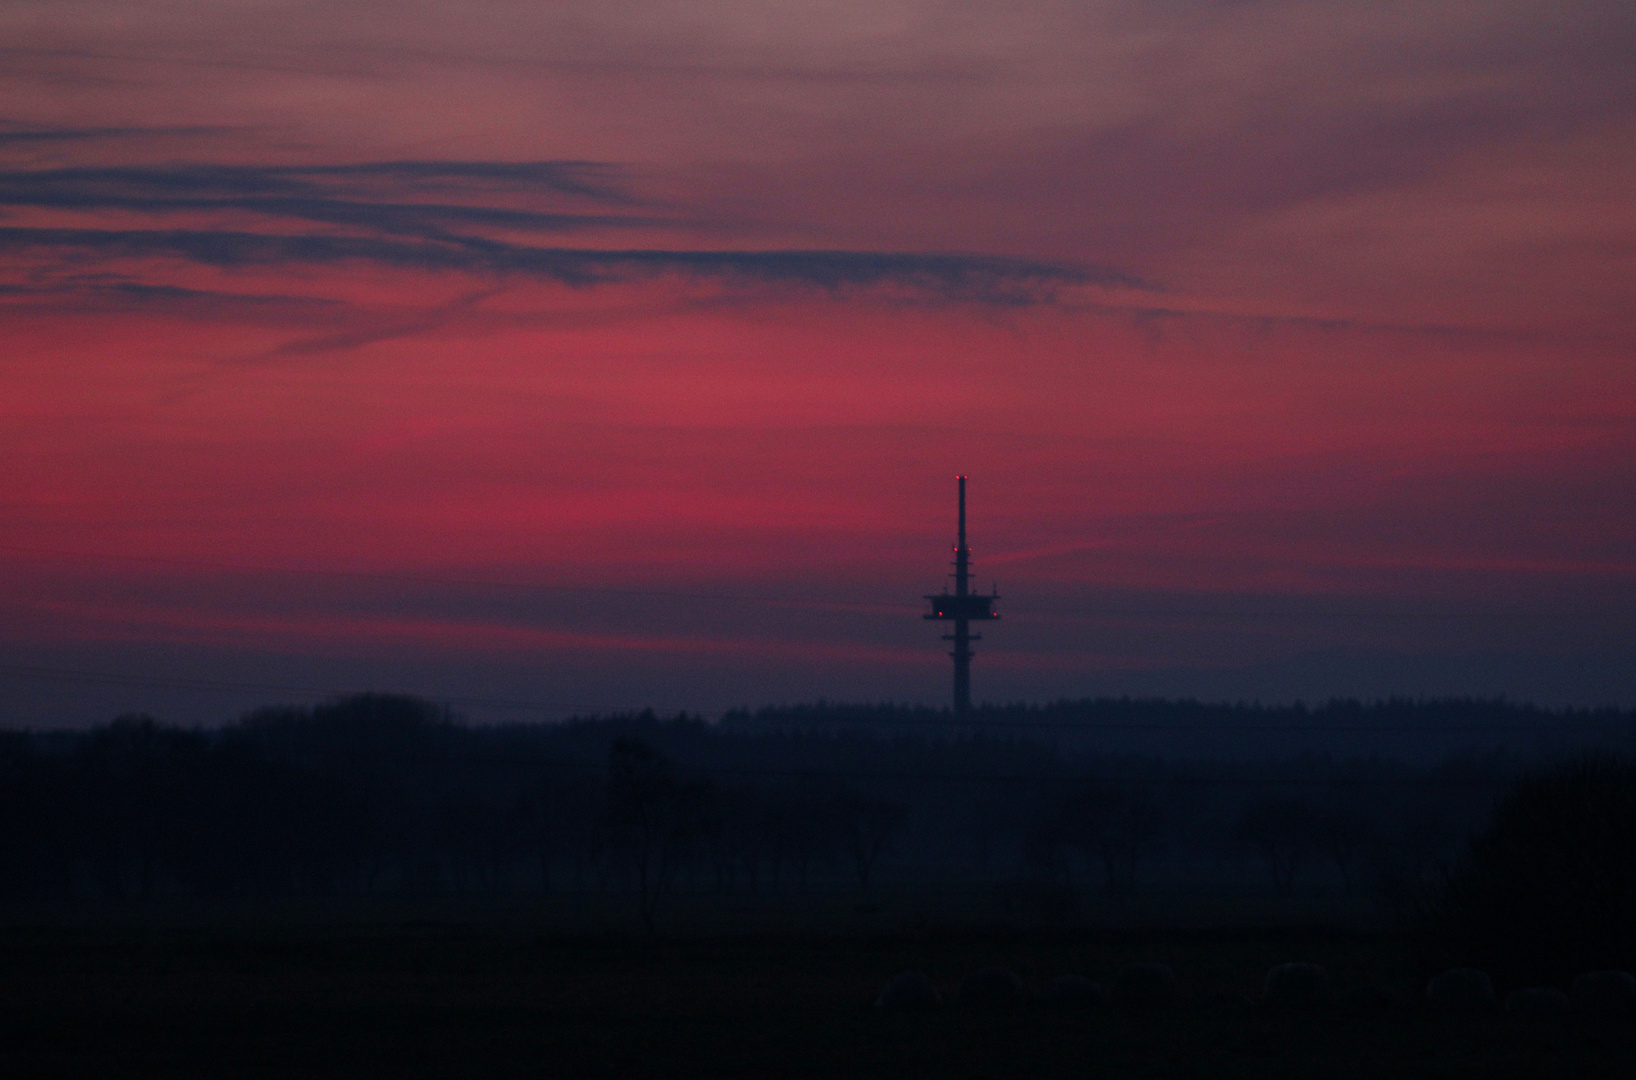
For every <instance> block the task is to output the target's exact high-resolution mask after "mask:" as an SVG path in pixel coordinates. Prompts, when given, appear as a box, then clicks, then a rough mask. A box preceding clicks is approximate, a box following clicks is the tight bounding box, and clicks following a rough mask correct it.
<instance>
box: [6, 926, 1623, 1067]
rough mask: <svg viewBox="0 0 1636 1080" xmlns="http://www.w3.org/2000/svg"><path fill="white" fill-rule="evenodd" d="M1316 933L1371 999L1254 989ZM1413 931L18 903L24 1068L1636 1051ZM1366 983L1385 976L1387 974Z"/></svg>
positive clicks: (1588, 1058)
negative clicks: (1435, 1004)
mask: <svg viewBox="0 0 1636 1080" xmlns="http://www.w3.org/2000/svg"><path fill="white" fill-rule="evenodd" d="M1134 960H1159V961H1163V962H1166V963H1168V964H1170V965H1172V966H1173V967H1174V969H1175V971H1176V975H1177V979H1178V984H1179V989H1180V992H1181V997H1182V1005H1181V1006H1180V1007H1179V1008H1177V1009H1174V1010H1170V1011H1163V1012H1155V1013H1121V1012H1118V1011H1108V1010H1094V1009H1093V1010H1086V1011H1055V1010H1051V1009H1048V1008H1046V1007H1044V1006H1043V1005H1038V1004H1036V1005H1032V1006H1029V1007H1025V1008H1022V1009H1019V1010H1016V1011H1011V1012H1003V1013H985V1012H976V1011H972V1010H965V1009H960V1008H957V1007H945V1008H943V1009H940V1010H938V1011H935V1012H930V1013H925V1014H903V1015H892V1014H883V1013H880V1012H877V1011H876V1010H874V1009H873V1008H871V1007H870V1002H871V1000H872V999H873V997H874V995H875V994H876V992H877V991H878V990H879V988H880V987H881V985H882V984H883V983H884V982H885V981H886V980H887V979H888V978H890V977H891V976H892V975H893V974H895V973H897V972H899V971H902V970H904V969H908V968H916V969H921V970H924V971H927V972H928V973H929V974H930V975H931V976H932V977H933V979H934V980H935V981H936V982H937V983H938V984H939V985H940V986H941V987H943V988H944V989H945V990H952V989H953V988H954V987H955V986H957V985H958V983H959V981H960V979H961V978H962V977H964V976H965V975H966V974H968V973H969V972H971V971H973V970H975V969H977V968H978V967H981V966H984V965H989V964H1002V965H1005V966H1008V967H1011V968H1013V969H1014V970H1016V971H1017V972H1018V973H1019V974H1020V975H1022V977H1023V979H1024V980H1025V982H1026V983H1028V984H1029V985H1030V986H1031V987H1034V988H1036V989H1037V988H1041V987H1043V986H1045V985H1046V984H1047V983H1048V982H1049V980H1050V979H1052V978H1054V977H1056V976H1058V975H1062V974H1083V975H1087V976H1089V977H1091V978H1097V979H1107V978H1109V977H1110V976H1111V975H1112V973H1113V972H1114V971H1116V970H1117V969H1118V967H1119V966H1120V965H1122V964H1124V963H1127V962H1130V961H1134ZM1287 960H1312V961H1316V962H1319V963H1322V964H1324V965H1325V966H1326V967H1327V968H1328V970H1329V971H1330V972H1331V974H1332V977H1333V979H1334V981H1335V984H1336V987H1337V989H1338V990H1339V991H1340V992H1341V994H1342V997H1343V1000H1345V1002H1346V1003H1344V1004H1341V1005H1338V1006H1336V1007H1335V1008H1332V1009H1328V1010H1324V1011H1322V1012H1318V1013H1315V1014H1311V1015H1281V1014H1276V1013H1268V1012H1266V1011H1265V1010H1262V1009H1260V1008H1258V1007H1256V1006H1254V1005H1253V999H1254V996H1255V994H1256V992H1257V991H1258V989H1259V986H1260V983H1261V979H1262V976H1263V974H1264V972H1265V971H1266V969H1267V967H1268V966H1269V965H1271V964H1274V963H1278V962H1282V961H1287ZM1416 980H1417V976H1415V975H1414V974H1412V972H1411V970H1410V968H1409V966H1408V965H1407V963H1406V961H1405V959H1404V957H1403V956H1402V954H1401V951H1400V950H1399V949H1398V948H1396V947H1395V946H1394V944H1393V942H1392V941H1391V940H1390V939H1389V938H1386V937H1383V936H1380V935H1376V934H1369V933H1362V932H1357V931H1343V930H1324V929H1305V930H1295V929H1253V930H1245V931H1237V932H1235V931H1231V930H1213V931H1189V932H1181V931H1169V932H1166V931H1120V932H1096V931H1089V930H1081V931H1071V932H1070V931H1063V932H1053V933H1017V932H1007V931H999V930H987V931H983V930H970V931H964V932H955V931H944V932H937V933H920V934H914V933H891V934H877V935H865V934H858V935H834V936H799V937H796V936H785V937H746V936H713V937H707V938H689V939H672V940H667V941H661V942H657V943H652V942H647V941H644V940H641V939H639V938H631V937H611V936H608V937H587V936H579V937H568V938H563V937H553V936H549V935H545V934H542V933H540V932H539V931H538V929H537V928H530V927H529V926H528V925H527V920H526V919H521V918H509V919H504V920H496V919H480V918H473V919H464V920H462V919H458V918H450V917H441V918H434V919H427V918H417V919H406V920H401V921H384V920H382V921H376V922H373V923H362V922H358V921H338V922H331V923H323V922H314V921H305V922H301V923H292V922H279V923H275V922H269V921H265V920H263V921H241V922H238V923H226V922H218V923H213V924H209V925H208V928H207V927H206V926H205V925H203V924H191V923H170V924H166V923H163V922H156V921H148V922H135V921H130V920H125V921H118V920H114V921H109V920H102V921H100V922H82V923H77V924H73V925H69V924H62V923H59V924H57V925H55V926H47V925H44V924H40V923H36V924H34V925H32V926H25V925H21V924H17V923H14V924H12V925H11V926H10V927H9V928H8V929H6V930H5V931H4V932H3V933H0V1070H3V1071H4V1074H5V1075H12V1076H24V1075H27V1076H97V1075H119V1076H212V1077H227V1076H233V1077H239V1076H242V1077H273V1076H292V1077H293V1076H302V1077H311V1076H337V1077H339V1076H374V1075H381V1076H471V1077H496V1076H614V1075H621V1076H629V1075H637V1076H677V1075H709V1076H758V1077H760V1076H815V1077H816V1076H823V1077H830V1076H858V1077H873V1076H891V1077H899V1076H909V1077H916V1076H928V1077H930V1076H937V1077H951V1076H954V1077H958V1076H1034V1077H1053V1076H1076V1077H1077V1076H1111V1077H1119V1076H1132V1077H1138V1076H1140V1077H1150V1076H1177V1077H1182V1076H1200V1077H1204V1076H1208V1077H1231V1076H1256V1077H1267V1076H1302V1077H1306V1076H1326V1077H1328V1076H1338V1077H1344V1076H1519V1077H1520V1076H1604V1075H1605V1076H1630V1075H1636V1030H1633V1029H1632V1028H1630V1027H1628V1026H1615V1027H1596V1026H1587V1025H1583V1024H1570V1023H1564V1024H1559V1025H1518V1024H1515V1023H1508V1022H1506V1021H1505V1020H1504V1019H1503V1018H1501V1017H1499V1016H1480V1017H1471V1018H1464V1019H1461V1018H1451V1017H1440V1016H1436V1015H1431V1014H1428V1013H1426V1012H1425V1011H1424V1010H1422V1009H1420V1008H1418V1007H1416V1006H1414V1005H1412V1004H1408V1003H1402V1004H1397V1005H1393V1004H1390V1003H1389V1002H1388V1001H1386V1000H1384V999H1385V998H1387V997H1389V995H1388V994H1385V993H1382V989H1383V988H1384V989H1394V988H1395V989H1396V990H1399V991H1401V992H1403V993H1404V995H1405V996H1406V997H1409V998H1412V995H1410V994H1409V991H1411V990H1412V988H1413V986H1414V983H1415V982H1416ZM1364 999H1367V1002H1366V1001H1365V1000H1364Z"/></svg>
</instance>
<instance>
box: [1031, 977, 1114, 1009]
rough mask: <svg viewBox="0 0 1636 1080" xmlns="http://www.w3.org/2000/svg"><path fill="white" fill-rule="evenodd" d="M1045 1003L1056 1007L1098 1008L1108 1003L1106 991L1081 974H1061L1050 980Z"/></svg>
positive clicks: (1099, 984) (1100, 985)
mask: <svg viewBox="0 0 1636 1080" xmlns="http://www.w3.org/2000/svg"><path fill="white" fill-rule="evenodd" d="M1045 1003H1046V1004H1047V1005H1049V1006H1051V1007H1052V1008H1056V1009H1098V1008H1101V1007H1102V1006H1104V1005H1106V1004H1107V1003H1108V992H1107V991H1106V990H1104V989H1103V988H1102V984H1101V983H1096V982H1092V981H1091V980H1089V979H1087V978H1086V977H1085V976H1083V975H1061V976H1058V977H1057V978H1055V979H1052V980H1051V985H1050V987H1049V988H1048V989H1047V990H1046V991H1045Z"/></svg>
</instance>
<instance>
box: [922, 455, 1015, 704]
mask: <svg viewBox="0 0 1636 1080" xmlns="http://www.w3.org/2000/svg"><path fill="white" fill-rule="evenodd" d="M955 479H957V480H958V481H959V482H960V539H959V540H958V541H957V542H956V543H955V545H954V592H952V593H951V592H949V591H948V589H947V588H945V589H944V590H943V592H942V593H940V594H939V595H937V596H928V597H926V599H928V600H930V601H931V602H932V613H931V614H930V615H927V616H925V618H928V619H937V620H940V621H943V622H952V623H954V633H952V634H944V635H943V640H944V641H952V642H954V651H952V652H950V653H949V655H950V656H951V657H953V658H954V711H955V712H957V713H963V712H969V711H970V709H971V655H972V654H971V643H972V642H973V641H981V640H982V638H983V635H981V634H973V633H972V632H971V622H972V620H974V619H998V618H999V617H1000V616H999V614H998V613H997V612H995V610H994V601H996V600H998V599H999V598H1000V594H999V593H998V592H993V593H990V594H988V595H986V596H985V595H981V594H978V593H974V592H972V591H971V549H970V548H968V547H966V478H965V477H964V476H959V477H956V478H955Z"/></svg>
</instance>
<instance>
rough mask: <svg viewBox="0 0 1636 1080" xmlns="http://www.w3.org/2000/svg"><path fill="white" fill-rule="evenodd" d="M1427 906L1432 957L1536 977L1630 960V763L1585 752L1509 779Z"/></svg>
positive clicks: (1633, 891) (1634, 916)
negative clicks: (1488, 820) (1485, 823)
mask: <svg viewBox="0 0 1636 1080" xmlns="http://www.w3.org/2000/svg"><path fill="white" fill-rule="evenodd" d="M1426 916H1427V917H1426V920H1425V922H1424V923H1423V924H1422V926H1423V929H1425V930H1428V931H1430V932H1431V935H1432V938H1431V940H1430V942H1429V944H1430V945H1431V946H1432V947H1433V948H1434V949H1437V950H1441V951H1442V952H1443V954H1444V955H1443V956H1440V957H1438V958H1437V959H1438V960H1439V961H1440V962H1442V961H1446V960H1447V958H1448V957H1456V958H1458V960H1459V962H1462V963H1471V964H1473V965H1475V966H1482V967H1485V968H1487V969H1489V970H1491V971H1495V972H1498V973H1507V974H1511V975H1514V976H1517V977H1519V978H1521V979H1526V980H1530V981H1540V982H1545V981H1558V982H1560V981H1564V980H1566V979H1569V978H1571V977H1572V976H1573V975H1575V974H1576V973H1578V972H1580V971H1584V970H1589V969H1604V968H1623V969H1627V970H1628V969H1630V968H1636V761H1631V760H1629V759H1627V758H1621V757H1615V756H1611V755H1593V756H1587V757H1582V758H1579V759H1577V760H1574V761H1571V762H1568V763H1566V764H1563V765H1559V766H1556V767H1554V768H1549V769H1545V770H1543V771H1540V772H1536V773H1533V774H1531V775H1529V776H1526V777H1524V778H1523V779H1521V780H1520V781H1518V782H1517V783H1516V784H1515V786H1514V787H1512V789H1511V790H1510V792H1509V793H1507V794H1506V795H1505V796H1504V797H1503V798H1502V799H1501V800H1500V802H1499V803H1498V805H1497V806H1496V807H1495V810H1494V818H1493V823H1492V824H1491V825H1490V826H1489V828H1488V829H1487V830H1485V831H1484V832H1483V833H1481V834H1480V835H1479V836H1478V837H1477V838H1476V839H1475V840H1473V841H1472V843H1471V847H1470V851H1469V853H1468V854H1467V856H1466V858H1465V859H1464V860H1463V861H1461V862H1460V863H1459V864H1458V865H1457V866H1456V867H1455V868H1454V870H1453V871H1452V873H1451V874H1450V875H1449V877H1448V879H1447V881H1446V882H1445V884H1444V887H1443V890H1442V894H1441V896H1439V897H1437V898H1436V900H1435V901H1434V903H1433V904H1432V905H1431V908H1430V910H1429V911H1428V912H1427V913H1426Z"/></svg>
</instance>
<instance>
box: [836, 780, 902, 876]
mask: <svg viewBox="0 0 1636 1080" xmlns="http://www.w3.org/2000/svg"><path fill="white" fill-rule="evenodd" d="M831 810H832V812H833V814H834V819H835V824H836V828H837V830H838V832H839V834H840V837H841V843H842V846H843V847H844V848H845V850H846V853H847V855H848V856H849V857H850V858H851V860H852V869H853V871H854V872H855V873H856V874H857V876H858V887H859V889H860V890H861V891H862V894H863V900H864V903H866V904H867V903H870V902H871V901H872V900H873V898H874V892H873V887H874V881H875V871H876V869H877V868H878V867H879V865H880V860H881V858H882V856H884V855H886V854H887V853H888V852H890V851H891V849H892V841H893V839H894V838H896V836H897V834H898V832H899V831H900V830H901V829H902V828H903V823H904V822H905V821H907V820H908V817H909V808H908V807H907V806H905V805H903V804H902V803H900V802H898V801H896V800H895V799H882V798H875V797H872V796H868V795H862V794H859V793H858V792H855V791H845V792H841V793H840V794H838V795H836V797H835V799H834V801H833V802H832V803H831Z"/></svg>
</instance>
